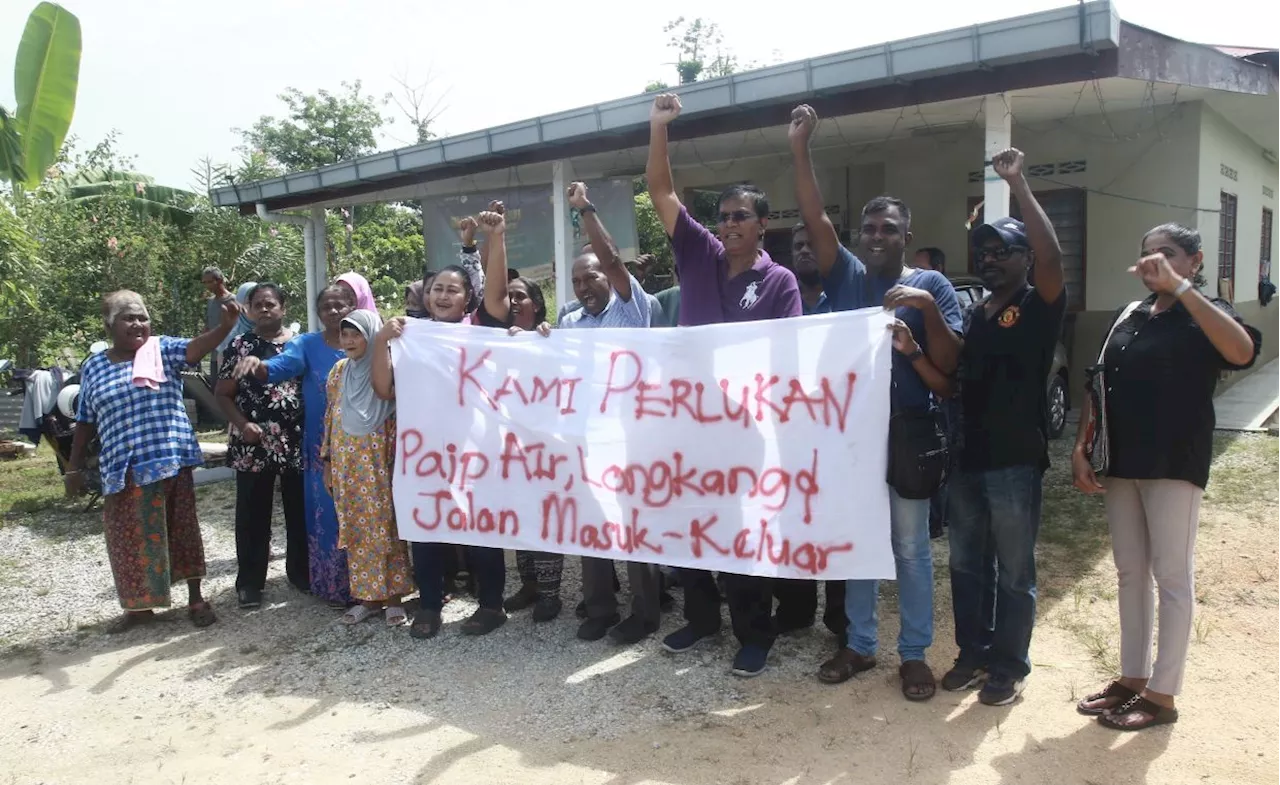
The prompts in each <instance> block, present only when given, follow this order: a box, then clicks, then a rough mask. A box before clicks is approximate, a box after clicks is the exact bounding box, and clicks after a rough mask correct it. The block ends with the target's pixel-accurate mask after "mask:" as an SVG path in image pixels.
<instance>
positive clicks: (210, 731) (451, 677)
mask: <svg viewBox="0 0 1280 785" xmlns="http://www.w3.org/2000/svg"><path fill="white" fill-rule="evenodd" d="M1067 448H1068V445H1067V444H1066V443H1065V442H1059V443H1057V444H1056V445H1055V456H1054V458H1055V462H1056V466H1055V468H1054V469H1053V470H1051V473H1050V475H1049V477H1048V478H1047V481H1046V501H1045V504H1046V514H1045V523H1044V528H1043V530H1042V536H1041V547H1040V554H1039V558H1040V565H1041V575H1040V581H1041V595H1040V613H1039V622H1038V626H1037V629H1036V633H1035V639H1034V643H1033V646H1032V659H1033V663H1034V671H1033V673H1032V676H1031V678H1030V680H1029V682H1028V687H1027V690H1026V692H1025V694H1024V696H1023V697H1022V699H1021V700H1020V701H1018V702H1016V703H1015V704H1013V705H1011V706H1008V707H1004V708H989V707H986V706H982V705H980V704H979V703H978V702H977V699H976V695H975V694H974V693H958V694H957V693H947V692H942V691H940V692H939V693H938V696H937V697H936V698H935V699H934V700H933V701H931V702H929V703H925V704H909V703H907V702H906V701H904V700H903V699H902V698H901V696H900V694H899V692H898V689H897V682H896V669H897V661H896V657H895V656H893V649H894V646H893V640H894V638H895V636H896V633H897V618H896V613H895V606H894V603H893V599H894V598H893V596H892V591H891V589H890V587H886V592H885V598H884V609H883V612H882V616H881V622H882V624H881V646H882V657H881V662H880V666H879V667H878V668H877V669H876V670H874V671H872V672H870V673H868V674H864V675H863V676H861V677H860V678H857V679H855V680H854V681H852V682H849V683H847V684H844V685H840V686H836V687H828V686H824V685H821V684H819V683H818V682H817V680H816V679H815V677H814V671H815V669H816V667H817V665H818V663H819V662H820V661H821V660H822V659H824V658H825V657H826V656H827V655H828V653H829V652H830V651H831V649H832V646H833V640H834V639H833V638H832V637H831V636H830V635H829V634H828V633H826V631H825V630H822V629H821V628H820V627H819V628H817V629H815V630H813V631H811V632H809V633H808V634H805V635H801V636H800V637H797V638H791V639H785V640H783V641H781V642H780V643H779V645H778V646H777V647H775V653H774V655H773V657H772V658H771V665H772V667H771V668H770V670H769V671H767V672H766V674H765V675H763V676H761V677H759V678H757V679H752V680H740V679H736V678H734V677H733V676H731V675H729V673H728V672H727V667H728V661H729V658H730V657H731V654H732V646H731V643H730V641H729V640H728V639H727V638H726V640H724V641H723V642H722V643H720V644H719V645H718V646H716V647H711V648H708V649H706V650H704V651H701V652H698V653H694V654H689V655H683V656H678V657H676V656H671V655H668V654H665V653H663V652H662V651H661V650H660V649H659V647H658V645H657V643H656V641H654V640H650V641H647V642H645V643H643V644H640V645H638V646H636V647H631V648H626V649H618V648H613V647H610V646H608V645H607V644H604V643H599V644H587V643H582V642H580V641H578V640H576V639H575V638H574V637H573V632H574V629H575V625H576V621H575V620H574V619H573V618H572V613H571V611H570V608H571V604H572V602H574V601H576V596H574V592H575V591H576V588H575V586H574V585H573V579H572V578H571V579H570V584H569V585H568V586H567V587H566V600H567V605H568V606H569V607H567V608H566V612H565V614H563V616H562V618H561V619H559V620H558V621H556V622H554V623H552V624H549V625H542V626H539V627H536V628H535V627H533V626H532V624H531V623H530V621H529V620H528V618H527V616H525V615H517V616H514V617H513V618H512V619H511V621H510V622H509V623H508V624H507V626H506V627H504V628H503V629H501V630H499V631H498V632H496V633H494V634H493V635H491V636H488V637H487V638H485V639H479V640H475V639H463V638H462V637H460V636H459V635H458V634H457V632H456V629H453V628H451V626H450V625H446V628H445V631H444V632H443V633H442V636H441V638H440V639H438V640H436V641H433V642H431V643H427V644H423V643H420V642H417V641H412V640H411V639H409V637H408V635H407V634H406V633H405V631H404V630H403V629H401V630H389V629H387V628H385V627H384V626H382V625H381V624H378V625H374V624H366V625H362V626H361V627H358V628H354V629H345V628H340V627H337V626H335V625H334V623H333V621H334V612H333V611H330V610H328V609H326V608H324V607H323V606H322V605H321V604H320V603H317V602H315V601H313V600H311V599H309V598H306V597H303V596H301V595H298V594H295V593H290V592H289V591H288V590H287V589H286V588H284V581H283V576H282V574H281V572H282V569H283V564H282V561H281V560H279V559H277V560H276V561H275V562H274V563H273V565H272V574H271V587H270V589H269V595H270V599H272V600H273V603H272V604H271V605H269V606H264V608H263V609H262V610H260V611H258V612H255V613H251V614H245V613H241V612H239V611H237V610H236V609H235V607H234V593H233V591H232V579H233V574H234V548H233V544H232V542H233V541H232V539H231V528H230V517H231V507H230V501H231V496H230V489H229V488H227V487H222V488H212V489H204V490H202V492H201V500H200V509H201V516H202V523H203V525H204V530H205V538H206V540H205V541H206V547H207V549H208V551H209V560H210V574H211V580H210V581H209V594H210V596H211V597H212V598H213V600H214V602H215V605H216V607H217V608H218V610H219V612H220V616H221V621H220V622H219V623H218V624H216V625H214V626H213V627H211V628H209V629H207V630H202V631H195V630H194V629H193V628H191V627H190V625H189V624H188V623H187V622H186V621H185V619H184V617H182V615H181V614H180V613H176V612H175V613H173V614H170V618H167V619H166V620H165V621H162V622H160V623H158V624H156V625H153V626H152V627H150V628H148V629H145V630H141V631H134V632H130V633H128V634H126V635H124V636H120V637H118V638H117V637H111V638H108V637H107V636H105V635H103V634H102V632H101V624H102V622H104V621H106V620H108V619H109V618H111V617H112V615H113V614H114V613H115V612H116V608H115V606H114V604H113V593H112V590H111V582H110V573H109V570H108V567H107V564H106V559H105V554H104V552H103V546H102V542H101V534H100V529H98V528H95V520H96V519H95V517H94V514H93V513H90V514H88V515H79V514H78V513H73V512H64V511H56V510H55V511H44V512H39V513H30V514H22V515H15V516H10V518H9V519H6V520H4V521H3V522H0V652H3V654H0V706H3V708H4V712H5V714H6V715H7V716H6V717H5V719H4V722H2V723H0V785H3V784H4V783H23V784H26V783H58V784H59V785H62V784H64V783H65V784H67V785H70V784H71V783H224V782H225V783H294V782H296V783H349V782H358V783H521V784H522V785H541V784H542V783H547V784H548V785H550V784H553V783H554V784H555V785H562V784H568V783H583V784H584V785H587V784H590V785H603V784H604V783H608V784H609V785H623V784H624V783H625V784H626V785H641V784H642V783H672V784H673V785H712V784H713V783H725V784H726V785H729V784H732V785H747V784H748V783H749V784H751V785H754V784H755V783H770V784H772V785H784V784H785V785H820V784H822V783H850V784H852V783H921V784H922V785H932V784H934V783H965V784H966V785H969V784H972V785H986V784H988V783H992V784H994V783H1000V784H1001V785H1010V784H1011V783H1028V785H1031V784H1033V783H1036V784H1038V783H1064V784H1067V783H1079V784H1081V785H1119V784H1120V783H1143V782H1152V783H1171V784H1172V783H1197V784H1203V783H1221V784H1222V785H1238V784H1244V783H1264V782H1267V783H1274V782H1276V781H1277V779H1278V778H1280V770H1278V765H1277V760H1278V759H1277V735H1278V734H1277V727H1278V725H1280V716H1278V712H1277V704H1278V701H1280V694H1278V691H1277V679H1278V673H1277V653H1278V642H1277V545H1278V543H1277V459H1276V456H1277V450H1276V439H1275V438H1273V437H1270V436H1242V437H1225V436H1224V437H1221V438H1220V439H1219V440H1218V444H1217V448H1218V453H1219V455H1218V458H1217V460H1216V463H1215V468H1214V479H1213V481H1212V482H1211V485H1210V491H1209V493H1208V495H1207V496H1206V501H1205V506H1204V511H1203V515H1202V523H1201V530H1200V537H1199V545H1198V563H1197V580H1198V587H1197V600H1198V608H1197V611H1198V620H1197V623H1196V628H1195V635H1194V640H1193V642H1192V645H1191V655H1190V664H1189V671H1188V677H1187V682H1186V687H1185V691H1184V694H1183V695H1182V696H1181V698H1180V707H1181V711H1182V719H1181V721H1180V722H1179V723H1178V724H1176V725H1173V726H1169V727H1164V728H1159V729H1154V730H1151V731H1147V732H1144V733H1138V734H1120V733H1117V732H1113V731H1109V730H1107V729H1104V728H1101V727H1098V726H1097V725H1096V724H1095V723H1094V722H1093V721H1091V720H1089V719H1087V718H1085V717H1081V716H1079V715H1077V714H1076V712H1075V711H1074V704H1075V701H1076V700H1077V699H1078V698H1079V697H1080V696H1082V695H1083V694H1084V693H1085V692H1087V691H1089V690H1090V689H1091V688H1093V687H1096V686H1098V685H1099V684H1100V683H1101V682H1103V681H1105V678H1106V677H1107V676H1109V675H1110V673H1111V671H1112V670H1113V669H1114V668H1115V667H1116V665H1117V662H1118V637H1117V615H1116V607H1115V576H1114V570H1113V568H1112V566H1111V561H1110V551H1109V545H1108V544H1107V541H1106V537H1105V525H1104V524H1103V523H1102V519H1101V508H1100V505H1099V504H1098V503H1097V501H1096V500H1090V499H1085V498H1083V497H1081V496H1080V495H1079V494H1076V493H1075V492H1074V491H1072V490H1070V489H1069V487H1068V483H1067V479H1066V471H1065V469H1066V466H1065V464H1066V461H1065V452H1066V450H1067ZM277 539H280V538H277ZM935 548H936V550H935V562H936V564H937V567H938V569H937V571H936V577H937V589H938V591H937V599H936V608H937V611H938V612H937V620H936V632H935V644H934V647H933V648H932V649H931V651H930V657H931V661H932V663H933V665H934V666H935V669H936V670H937V671H938V672H939V674H941V672H942V671H943V670H944V669H945V667H946V665H948V664H949V663H950V661H951V658H952V657H953V656H954V653H955V651H954V645H953V643H952V635H951V622H950V595H949V589H948V582H947V577H946V569H945V565H946V559H947V555H946V554H947V549H946V545H945V541H938V542H937V543H936V545H935ZM278 555H279V554H277V556H278ZM50 562H54V563H52V564H50ZM178 596H179V597H181V596H182V592H181V591H179V592H178ZM469 609H470V606H469V605H468V603H466V602H465V601H462V602H455V603H451V606H450V611H449V615H448V617H447V618H450V619H457V618H460V617H461V616H463V615H464V614H465V613H466V612H468V611H469ZM677 624H678V619H677V618H676V617H674V616H668V617H666V618H665V619H664V625H663V632H664V633H665V632H666V631H669V630H670V629H673V628H674V627H675V626H677Z"/></svg>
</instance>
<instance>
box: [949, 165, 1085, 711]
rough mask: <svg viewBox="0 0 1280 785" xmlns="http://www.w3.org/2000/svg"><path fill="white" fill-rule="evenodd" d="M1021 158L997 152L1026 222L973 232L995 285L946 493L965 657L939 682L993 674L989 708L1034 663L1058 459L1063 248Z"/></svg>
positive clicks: (1011, 691)
mask: <svg viewBox="0 0 1280 785" xmlns="http://www.w3.org/2000/svg"><path fill="white" fill-rule="evenodd" d="M1022 164H1023V155H1022V153H1021V152H1020V151H1018V150H1014V149H1008V150H1005V151H1003V152H1001V153H999V154H998V155H996V156H994V157H993V158H992V161H991V165H992V168H993V169H995V171H996V173H997V174H998V175H1000V177H1002V178H1004V179H1005V180H1006V181H1007V182H1008V183H1009V186H1010V190H1011V191H1012V193H1013V197H1014V199H1016V200H1017V204H1018V207H1019V208H1020V209H1021V211H1022V215H1023V217H1024V218H1025V219H1026V223H1025V224H1024V223H1023V222H1022V221H1018V220H1016V219H1013V218H1001V219H998V220H996V221H992V222H991V223H988V224H984V225H982V226H979V227H978V228H977V229H975V230H974V231H973V235H972V238H971V239H972V241H973V248H974V258H975V259H976V260H977V268H978V270H977V271H978V274H979V275H980V276H981V277H982V280H983V283H985V284H986V286H987V288H988V289H989V290H990V292H991V293H990V294H989V295H988V296H987V297H986V299H984V300H983V301H981V302H977V303H974V304H973V305H972V306H970V308H969V310H968V312H967V313H965V318H964V322H965V331H964V350H963V352H962V353H961V357H960V373H959V381H960V403H961V419H962V421H963V446H962V448H961V451H960V455H959V457H958V461H957V471H956V473H955V474H953V475H952V477H951V480H950V482H949V490H948V493H949V499H948V502H949V505H950V509H949V513H950V514H949V515H948V519H947V520H948V524H949V531H950V539H951V599H952V603H953V605H954V612H955V620H956V645H957V646H959V648H960V654H959V656H958V657H957V658H956V663H955V666H954V667H953V668H952V669H951V670H950V671H949V672H947V674H946V675H944V676H943V677H942V686H943V688H944V689H947V690H965V689H969V688H971V687H975V686H977V685H978V684H980V683H982V682H983V681H984V680H985V682H986V683H985V684H984V685H983V687H982V692H981V693H980V694H979V695H978V699H979V700H980V701H982V702H983V703H985V704H987V705H990V706H1003V705H1006V704H1009V703H1012V702H1013V701H1015V700H1016V699H1017V698H1018V696H1019V695H1020V694H1021V693H1022V688H1023V683H1024V681H1025V679H1026V677H1027V674H1028V673H1030V672H1031V659H1030V656H1029V653H1028V650H1029V649H1030V647H1031V629H1032V627H1033V626H1034V625H1035V619H1036V562H1035V547H1036V534H1037V533H1038V531H1039V528H1040V496H1041V482H1042V479H1043V477H1044V470H1045V469H1047V468H1048V467H1049V453H1048V444H1049V428H1048V422H1049V417H1048V402H1047V400H1046V399H1047V396H1046V391H1045V385H1046V380H1047V379H1048V377H1049V367H1050V364H1051V363H1052V361H1053V349H1054V345H1055V344H1056V343H1057V340H1058V335H1059V333H1060V331H1061V329H1062V315H1063V311H1064V310H1065V309H1066V300H1067V296H1066V288H1065V286H1064V284H1063V275H1062V249H1061V248H1060V247H1059V245H1058V237H1057V235H1056V234H1054V231H1053V226H1052V224H1050V223H1049V219H1048V218H1047V217H1046V216H1045V213H1044V210H1043V209H1042V208H1041V207H1040V204H1039V203H1038V202H1037V201H1036V198H1035V196H1033V195H1032V193H1031V186H1030V185H1028V184H1027V180H1026V178H1025V177H1024V176H1023V174H1022ZM1029 271H1030V272H1031V274H1032V275H1033V277H1034V280H1035V285H1034V286H1032V285H1031V284H1030V283H1028V278H1027V274H1028V272H1029Z"/></svg>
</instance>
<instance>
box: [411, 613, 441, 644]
mask: <svg viewBox="0 0 1280 785" xmlns="http://www.w3.org/2000/svg"><path fill="white" fill-rule="evenodd" d="M438 632H440V612H439V611H424V610H419V611H418V613H417V615H415V616H414V617H413V624H412V625H410V626H409V637H410V638H417V639H418V640H420V641H425V640H428V639H430V638H434V637H436V633H438Z"/></svg>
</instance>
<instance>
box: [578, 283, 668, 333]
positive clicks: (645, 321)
mask: <svg viewBox="0 0 1280 785" xmlns="http://www.w3.org/2000/svg"><path fill="white" fill-rule="evenodd" d="M627 280H629V281H631V299H630V300H626V301H624V300H623V299H622V298H620V297H618V293H617V292H615V291H613V289H612V288H611V289H610V290H609V302H608V303H607V304H605V306H604V310H602V311H601V312H600V313H598V314H596V315H594V316H593V315H591V314H589V313H587V309H586V308H578V309H577V310H573V311H570V312H568V313H566V314H564V315H563V316H561V317H560V326H561V327H648V326H649V298H648V296H646V295H645V291H644V289H643V288H641V286H640V282H639V281H637V280H636V277H635V276H634V275H628V276H627Z"/></svg>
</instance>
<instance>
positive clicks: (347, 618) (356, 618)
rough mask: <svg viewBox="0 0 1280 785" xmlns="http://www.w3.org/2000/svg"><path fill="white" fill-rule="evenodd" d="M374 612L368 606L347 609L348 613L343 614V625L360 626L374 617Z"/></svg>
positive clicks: (353, 606)
mask: <svg viewBox="0 0 1280 785" xmlns="http://www.w3.org/2000/svg"><path fill="white" fill-rule="evenodd" d="M374 612H375V611H374V610H373V608H370V607H368V606H367V605H352V606H351V607H350V608H347V612H346V613H344V614H342V619H341V621H342V623H343V624H346V625H348V626H350V625H352V624H359V623H360V622H362V621H364V620H365V619H367V618H369V617H370V616H372V615H373V614H374Z"/></svg>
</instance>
